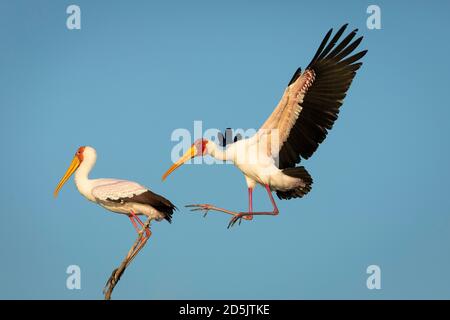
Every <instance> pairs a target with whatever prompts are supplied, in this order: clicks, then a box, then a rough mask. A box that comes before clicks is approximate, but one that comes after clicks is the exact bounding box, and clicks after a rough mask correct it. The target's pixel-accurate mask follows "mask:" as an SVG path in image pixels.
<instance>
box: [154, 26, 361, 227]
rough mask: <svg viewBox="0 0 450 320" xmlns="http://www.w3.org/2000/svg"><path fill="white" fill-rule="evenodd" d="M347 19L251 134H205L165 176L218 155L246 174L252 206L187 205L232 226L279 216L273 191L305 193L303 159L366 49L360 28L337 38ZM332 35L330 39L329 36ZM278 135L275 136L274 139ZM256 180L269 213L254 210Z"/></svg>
mask: <svg viewBox="0 0 450 320" xmlns="http://www.w3.org/2000/svg"><path fill="white" fill-rule="evenodd" d="M346 27H347V24H346V25H344V26H342V27H341V28H340V29H339V30H338V31H337V32H336V33H335V34H334V36H333V37H332V38H331V36H332V33H333V29H331V30H329V31H328V33H327V34H326V35H325V38H324V39H323V40H322V43H321V44H320V46H319V48H318V49H317V52H316V54H315V55H314V57H313V58H312V60H311V62H310V63H309V65H308V66H307V67H306V69H305V71H304V72H302V71H301V68H298V69H297V71H296V72H295V73H294V75H293V77H292V79H291V81H290V82H289V84H288V86H287V88H286V89H285V91H284V94H283V96H282V97H281V100H280V102H279V103H278V105H277V107H276V108H275V110H274V111H273V112H272V114H271V115H270V117H269V118H268V119H267V120H266V122H265V123H264V124H263V125H262V127H261V128H260V129H259V130H258V132H257V133H256V134H255V135H253V136H252V137H250V138H248V139H242V140H239V141H236V142H234V143H231V144H229V145H226V146H225V148H220V147H219V146H217V145H216V144H215V143H213V142H212V141H210V140H207V139H199V140H197V141H195V142H194V144H193V145H192V146H191V148H190V149H189V150H188V151H187V152H186V153H185V154H184V155H183V156H182V157H181V158H180V159H179V160H178V161H176V162H175V163H174V164H173V165H172V166H171V167H170V169H169V170H167V172H166V173H165V174H164V175H163V178H162V179H163V180H165V178H166V177H167V176H168V175H169V174H170V173H172V172H173V171H174V170H175V169H177V168H178V167H180V166H181V165H182V164H183V163H185V162H186V161H188V160H190V159H191V158H194V157H197V156H204V155H210V156H212V157H214V158H216V159H218V160H228V161H232V162H233V163H234V165H235V166H236V167H237V168H238V169H240V170H241V171H242V172H243V173H244V176H245V180H246V182H247V186H248V199H249V202H248V211H246V212H234V211H230V210H226V209H222V208H218V207H215V206H213V205H209V204H195V205H189V206H188V207H191V208H192V209H191V210H192V211H200V212H203V213H205V215H206V214H207V213H208V212H209V210H214V211H220V212H225V213H228V214H231V215H233V217H232V218H231V220H230V222H229V224H228V227H230V226H233V225H234V224H235V223H236V222H237V221H238V220H239V223H240V222H241V221H242V218H244V219H246V220H251V219H252V218H253V216H256V215H278V213H279V211H278V208H277V205H276V203H275V200H274V199H273V196H272V191H275V192H276V194H277V196H278V198H280V199H291V198H301V197H303V196H304V195H306V194H307V193H308V192H309V191H311V185H312V183H313V180H312V178H311V176H310V175H309V173H308V172H307V171H306V169H305V168H304V167H303V166H298V167H297V166H296V164H297V163H299V162H300V160H301V158H303V159H308V158H309V157H311V156H312V155H313V153H314V152H315V151H316V149H317V148H318V146H319V144H320V143H322V142H323V141H324V139H325V137H326V136H327V132H328V130H330V129H331V128H332V126H333V124H334V122H335V121H336V119H337V117H338V113H339V107H340V106H341V105H342V103H343V100H344V98H345V96H346V93H347V90H348V89H349V87H350V84H351V83H352V80H353V78H354V77H355V75H356V71H357V70H358V69H359V68H360V67H361V65H362V62H359V61H360V59H361V58H362V57H364V55H365V54H366V53H367V50H364V51H360V52H358V53H354V51H355V49H356V48H357V47H358V45H359V44H360V43H361V41H362V39H363V37H359V38H357V39H356V40H354V41H353V39H354V37H355V36H356V33H357V31H358V30H357V29H356V30H353V31H352V32H350V33H349V34H348V35H347V36H346V37H345V38H344V39H343V40H342V41H340V42H339V39H340V38H341V36H342V34H343V33H344V31H345V29H346ZM330 38H331V40H330ZM274 138H275V139H274ZM257 184H260V185H262V186H264V187H265V189H266V190H267V193H268V195H269V198H270V201H271V203H272V206H273V211H270V212H255V211H253V202H252V192H253V189H254V188H255V186H256V185H257Z"/></svg>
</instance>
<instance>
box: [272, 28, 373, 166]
mask: <svg viewBox="0 0 450 320" xmlns="http://www.w3.org/2000/svg"><path fill="white" fill-rule="evenodd" d="M346 27H347V24H345V25H344V26H342V27H341V28H340V29H339V30H338V31H337V32H336V34H335V35H334V36H333V38H332V39H331V40H330V41H329V42H328V40H329V39H330V37H331V34H332V31H333V29H331V30H330V31H328V33H327V34H326V35H325V38H324V39H323V40H322V42H321V44H320V46H319V49H318V50H317V52H316V54H315V55H314V57H313V59H312V60H311V62H310V63H309V65H308V67H307V69H306V70H313V71H314V73H315V80H314V82H313V84H312V85H311V87H310V88H309V89H308V91H307V93H306V95H305V97H304V99H303V102H302V104H301V107H302V111H301V112H300V115H299V116H298V119H297V121H296V123H295V124H294V126H293V128H292V129H291V131H290V133H289V137H288V138H287V140H286V141H285V142H284V144H283V146H282V148H281V150H280V154H279V167H280V169H284V168H291V167H295V164H296V163H298V162H300V159H301V158H304V159H308V158H309V157H311V155H312V154H313V153H314V152H315V151H316V150H317V148H318V146H319V144H320V143H322V142H323V140H325V138H326V136H327V133H328V130H330V129H331V128H332V127H333V124H334V122H335V121H336V119H337V117H338V114H339V108H340V106H341V105H342V103H343V99H344V98H345V96H346V94H347V90H348V89H349V87H350V85H351V83H352V81H353V78H354V77H355V75H356V71H357V70H358V69H359V68H360V67H361V65H362V62H358V61H359V60H360V59H361V58H362V57H364V55H365V54H366V53H367V50H364V51H361V52H358V53H356V54H354V55H352V56H350V57H348V56H349V55H350V54H352V53H353V51H354V50H355V49H356V48H357V47H358V45H359V44H360V43H361V41H362V39H363V37H360V38H358V39H356V40H354V41H353V39H354V37H355V35H356V32H357V30H353V31H352V32H351V33H350V34H349V35H347V36H346V37H345V38H344V39H343V40H342V41H341V42H340V43H338V42H339V39H340V37H341V36H342V34H343V33H344V31H345V29H346ZM352 41H353V42H352ZM297 73H298V71H296V73H295V74H294V77H293V79H294V78H295V80H296V79H297V78H298V74H297ZM295 80H294V81H295Z"/></svg>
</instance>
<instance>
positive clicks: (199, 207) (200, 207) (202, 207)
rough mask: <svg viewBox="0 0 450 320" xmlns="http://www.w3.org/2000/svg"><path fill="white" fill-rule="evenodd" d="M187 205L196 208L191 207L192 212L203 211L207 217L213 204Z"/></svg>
mask: <svg viewBox="0 0 450 320" xmlns="http://www.w3.org/2000/svg"><path fill="white" fill-rule="evenodd" d="M185 207H187V208H194V209H191V212H194V211H203V218H206V215H207V214H208V213H209V211H210V210H211V208H212V206H211V205H210V204H188V205H187V206H185Z"/></svg>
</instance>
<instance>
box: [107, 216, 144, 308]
mask: <svg viewBox="0 0 450 320" xmlns="http://www.w3.org/2000/svg"><path fill="white" fill-rule="evenodd" d="M151 221H152V218H148V219H147V221H146V222H145V223H144V227H143V228H142V230H141V231H140V232H139V235H138V237H137V239H136V241H135V242H134V244H133V245H132V246H131V248H130V250H129V251H128V254H127V255H126V257H125V259H123V261H122V263H121V264H120V266H119V267H118V268H116V269H114V271H113V272H112V274H111V277H109V279H108V281H107V282H106V285H105V288H104V289H103V294H104V295H105V300H111V294H112V292H113V290H114V288H115V286H116V285H117V283H118V282H119V280H120V277H121V276H122V274H123V273H124V272H125V270H126V268H127V267H128V266H129V265H130V263H131V262H132V261H133V259H134V258H135V257H136V256H137V254H138V253H139V251H141V250H142V248H144V246H145V244H146V243H147V240H148V239H149V238H150V236H151V232H150V222H151ZM147 232H148V236H147V235H146V233H147Z"/></svg>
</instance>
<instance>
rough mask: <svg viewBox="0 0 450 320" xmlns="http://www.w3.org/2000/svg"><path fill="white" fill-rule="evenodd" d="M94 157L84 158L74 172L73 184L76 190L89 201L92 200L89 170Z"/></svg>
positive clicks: (92, 165) (92, 164)
mask: <svg viewBox="0 0 450 320" xmlns="http://www.w3.org/2000/svg"><path fill="white" fill-rule="evenodd" d="M94 164H95V159H84V160H83V162H81V164H80V166H79V167H78V169H77V171H76V172H75V185H76V186H77V189H78V191H79V192H80V193H81V194H82V195H83V196H85V197H86V198H88V199H89V200H91V201H94V199H93V198H92V195H91V180H90V179H89V172H91V170H92V168H93V167H94Z"/></svg>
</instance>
